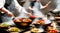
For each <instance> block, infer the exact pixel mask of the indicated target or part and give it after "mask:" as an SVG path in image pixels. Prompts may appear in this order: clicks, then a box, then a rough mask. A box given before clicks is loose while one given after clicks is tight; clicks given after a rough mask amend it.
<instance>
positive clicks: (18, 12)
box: [3, 0, 30, 24]
mask: <svg viewBox="0 0 60 33" xmlns="http://www.w3.org/2000/svg"><path fill="white" fill-rule="evenodd" d="M8 10H10V11H11V12H12V13H13V14H14V15H15V16H16V17H19V18H28V16H29V15H30V13H28V12H27V11H26V9H25V8H24V7H22V6H20V5H19V3H18V2H17V0H12V2H11V4H10V5H9V6H8ZM5 18H6V19H5ZM12 19H13V17H8V16H3V22H7V23H9V24H14V23H13V21H12Z"/></svg>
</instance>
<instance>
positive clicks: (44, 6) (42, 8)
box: [41, 1, 51, 9]
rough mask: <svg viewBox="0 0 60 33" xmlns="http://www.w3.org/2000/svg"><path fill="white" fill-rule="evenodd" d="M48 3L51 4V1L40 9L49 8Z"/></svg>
mask: <svg viewBox="0 0 60 33" xmlns="http://www.w3.org/2000/svg"><path fill="white" fill-rule="evenodd" d="M50 3H51V1H49V2H48V3H47V4H46V5H45V6H42V7H41V9H45V8H46V7H48V6H49V4H50Z"/></svg>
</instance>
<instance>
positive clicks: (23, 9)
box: [14, 0, 28, 13]
mask: <svg viewBox="0 0 60 33" xmlns="http://www.w3.org/2000/svg"><path fill="white" fill-rule="evenodd" d="M14 1H15V8H16V9H18V10H19V11H21V10H22V11H23V12H24V13H28V12H27V11H26V9H25V8H24V7H22V6H21V5H19V3H18V2H17V0H14Z"/></svg>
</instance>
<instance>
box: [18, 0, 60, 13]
mask: <svg viewBox="0 0 60 33" xmlns="http://www.w3.org/2000/svg"><path fill="white" fill-rule="evenodd" d="M30 1H32V0H18V2H19V4H21V5H23V7H25V8H26V9H28V7H29V4H30ZM49 1H51V4H50V5H49V6H48V7H47V8H45V9H43V10H41V11H42V12H43V13H44V14H47V13H48V12H49V11H52V10H54V9H59V8H60V0H41V3H42V5H43V6H44V5H45V4H47V3H48V2H49ZM23 3H24V4H23Z"/></svg>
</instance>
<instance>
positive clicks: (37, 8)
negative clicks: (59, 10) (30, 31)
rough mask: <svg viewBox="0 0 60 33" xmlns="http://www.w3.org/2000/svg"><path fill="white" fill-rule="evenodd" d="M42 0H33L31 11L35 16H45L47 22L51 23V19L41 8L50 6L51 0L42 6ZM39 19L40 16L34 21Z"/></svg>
mask: <svg viewBox="0 0 60 33" xmlns="http://www.w3.org/2000/svg"><path fill="white" fill-rule="evenodd" d="M40 1H41V0H34V1H32V2H31V4H30V6H29V9H30V10H32V11H31V12H33V15H34V16H37V17H39V18H43V19H44V20H45V24H49V23H51V21H50V20H48V19H47V17H46V15H44V14H43V13H42V12H41V9H45V8H46V7H48V5H49V4H50V3H51V1H49V2H48V3H47V4H46V5H45V6H42V4H41V2H40ZM36 20H38V18H36V19H35V20H34V21H36Z"/></svg>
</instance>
